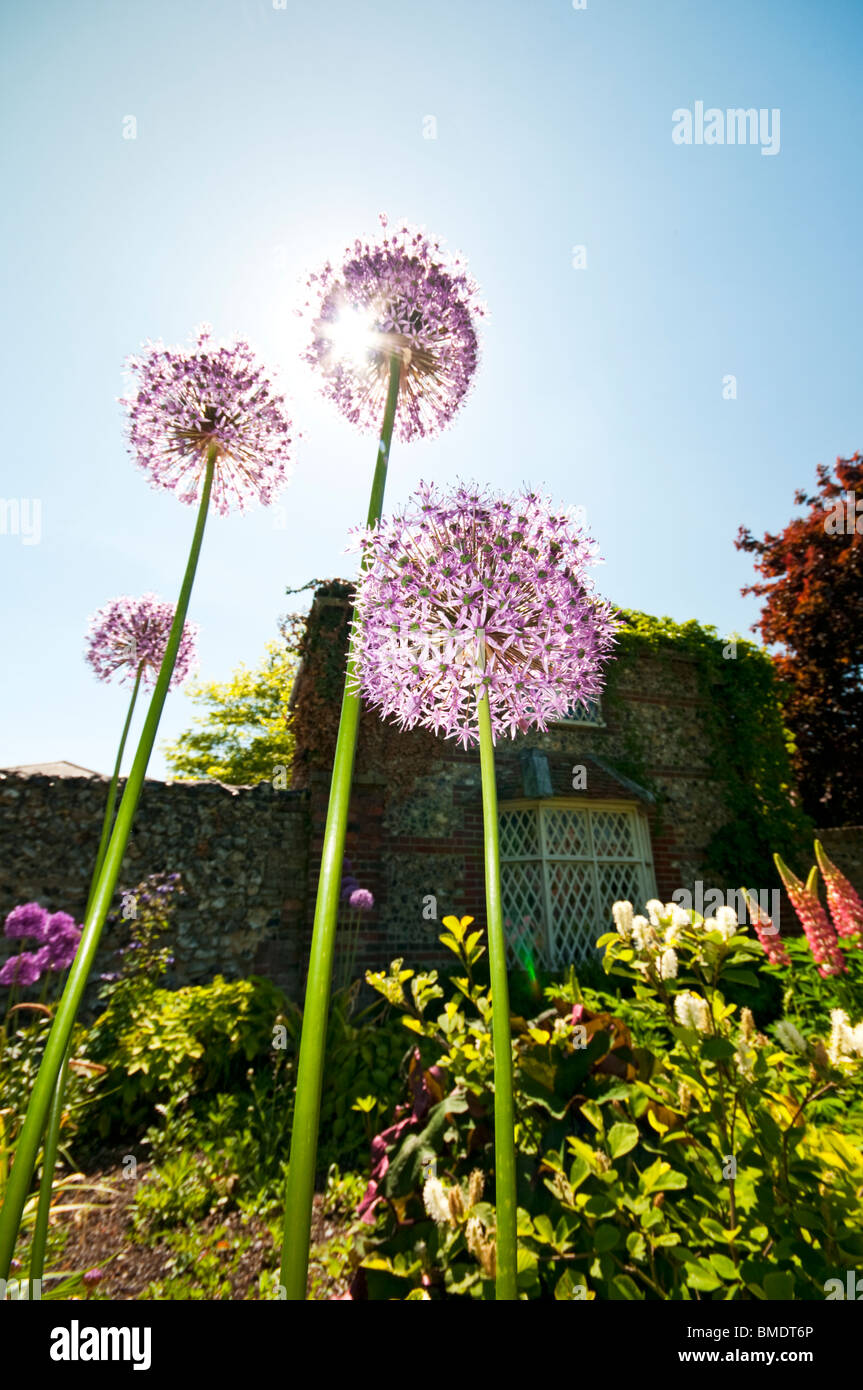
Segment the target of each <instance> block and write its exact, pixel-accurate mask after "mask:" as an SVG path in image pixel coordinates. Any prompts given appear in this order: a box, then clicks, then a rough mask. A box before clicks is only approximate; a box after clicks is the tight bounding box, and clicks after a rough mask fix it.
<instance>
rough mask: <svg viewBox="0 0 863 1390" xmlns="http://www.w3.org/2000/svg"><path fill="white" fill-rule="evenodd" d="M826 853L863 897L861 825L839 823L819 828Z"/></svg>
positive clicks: (862, 835)
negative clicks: (828, 827) (825, 828)
mask: <svg viewBox="0 0 863 1390" xmlns="http://www.w3.org/2000/svg"><path fill="white" fill-rule="evenodd" d="M818 838H819V840H820V841H821V843H822V845H823V846H824V848H825V849H826V851H827V853H828V855H829V856H830V858H831V859H832V860H833V862H834V863H835V864H836V866H837V868H840V869H841V870H842V872H843V874H844V875H845V877H846V878H848V879H850V880H851V882H852V883H853V884H854V887H855V888H856V889H857V892H858V893H859V894H860V896H861V897H863V825H840V826H834V827H833V829H830V830H819V831H818Z"/></svg>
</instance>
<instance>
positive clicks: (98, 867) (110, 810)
mask: <svg viewBox="0 0 863 1390" xmlns="http://www.w3.org/2000/svg"><path fill="white" fill-rule="evenodd" d="M143 673H144V665H143V662H142V663H141V665H140V666H139V667H138V674H137V675H136V677H135V684H134V686H133V688H132V698H131V700H130V701H129V709H128V712H127V714H126V722H125V724H124V725H123V732H122V734H121V735H120V746H119V748H118V749H117V759H116V762H115V763H114V772H113V775H112V777H111V785H110V786H109V788H108V800H107V802H106V804H105V815H104V818H103V820H102V834H101V837H100V839H99V848H98V850H97V852H96V863H95V865H94V867H93V877H92V878H91V879H90V890H89V892H88V894H87V908H88V910H89V907H90V904H91V902H92V901H93V894H94V892H95V891H96V884H97V883H98V882H99V874H100V873H101V872H102V865H103V864H104V862H105V853H106V851H107V849H108V841H109V840H110V838H111V826H112V824H113V821H114V807H115V805H116V804H117V784H118V782H119V780H120V768H121V766H122V763H123V753H124V752H125V749H126V739H127V738H128V737H129V728H130V726H131V723H132V715H133V714H134V713H135V702H136V700H137V698H138V690H139V689H140V686H141V676H142V675H143Z"/></svg>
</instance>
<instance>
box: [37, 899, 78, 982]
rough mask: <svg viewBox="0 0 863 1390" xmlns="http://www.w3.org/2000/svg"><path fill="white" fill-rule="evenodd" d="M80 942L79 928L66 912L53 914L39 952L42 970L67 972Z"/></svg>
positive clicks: (49, 919)
mask: <svg viewBox="0 0 863 1390" xmlns="http://www.w3.org/2000/svg"><path fill="white" fill-rule="evenodd" d="M80 940H81V928H80V927H79V926H78V925H77V924H76V923H75V921H74V919H73V918H72V917H70V916H69V914H68V912H55V913H54V915H53V916H52V917H49V918H48V922H47V925H46V928H45V945H44V946H43V947H42V950H41V951H40V952H39V955H40V956H41V957H42V958H43V969H48V970H67V969H68V968H69V966H70V965H71V964H72V962H73V960H74V959H75V954H76V952H77V950H78V944H79V942H80Z"/></svg>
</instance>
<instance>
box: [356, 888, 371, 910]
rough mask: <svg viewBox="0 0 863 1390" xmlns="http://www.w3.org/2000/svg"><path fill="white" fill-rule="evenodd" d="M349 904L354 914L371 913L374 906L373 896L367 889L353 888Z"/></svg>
mask: <svg viewBox="0 0 863 1390" xmlns="http://www.w3.org/2000/svg"><path fill="white" fill-rule="evenodd" d="M350 904H351V907H352V908H353V909H354V911H355V912H371V910H372V908H373V907H374V905H375V899H374V894H373V893H370V892H369V890H368V888H355V889H354V891H353V893H351V896H350Z"/></svg>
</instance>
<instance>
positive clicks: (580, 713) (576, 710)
mask: <svg viewBox="0 0 863 1390" xmlns="http://www.w3.org/2000/svg"><path fill="white" fill-rule="evenodd" d="M590 703H591V705H592V706H593V708H594V709H595V710H596V715H597V717H596V718H595V719H593V718H591V716H590V715H589V714H588V712H587V711H586V710H585V707H584V705H581V704H579V705H573V706H572V707H571V708H570V709H568V710H567V712H566V714H565V715H564V717H563V718H562V719H557V720H555V724H556V725H562V726H564V727H569V728H573V729H605V728H607V725H606V722H605V715H604V714H603V711H602V698H601V696H599V695H598V696H597V697H596V699H595V700H591V701H590Z"/></svg>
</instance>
